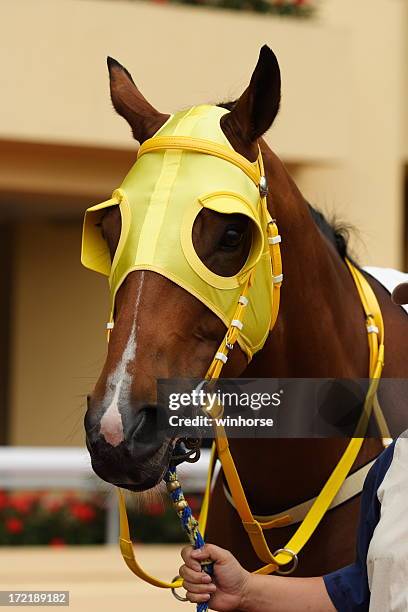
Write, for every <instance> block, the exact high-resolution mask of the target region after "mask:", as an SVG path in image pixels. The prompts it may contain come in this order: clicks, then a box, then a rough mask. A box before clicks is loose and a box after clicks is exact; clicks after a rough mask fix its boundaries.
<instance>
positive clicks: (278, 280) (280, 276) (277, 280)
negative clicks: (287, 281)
mask: <svg viewBox="0 0 408 612" xmlns="http://www.w3.org/2000/svg"><path fill="white" fill-rule="evenodd" d="M282 281H283V274H278V275H277V276H273V277H272V282H273V283H281V282H282Z"/></svg>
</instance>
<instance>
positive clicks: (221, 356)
mask: <svg viewBox="0 0 408 612" xmlns="http://www.w3.org/2000/svg"><path fill="white" fill-rule="evenodd" d="M215 359H219V360H220V361H222V363H227V361H228V357H227V356H226V355H224V353H215Z"/></svg>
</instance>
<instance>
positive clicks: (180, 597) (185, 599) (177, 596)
mask: <svg viewBox="0 0 408 612" xmlns="http://www.w3.org/2000/svg"><path fill="white" fill-rule="evenodd" d="M180 578H181V576H178V575H177V576H175V577H174V578H173V580H172V582H175V581H176V580H180ZM179 588H181V587H179ZM171 592H172V594H173V596H174V597H175V598H176V599H177V601H182V602H185V601H188V599H187V597H182V596H181V595H179V594H178V593H177V591H176V589H175V587H171Z"/></svg>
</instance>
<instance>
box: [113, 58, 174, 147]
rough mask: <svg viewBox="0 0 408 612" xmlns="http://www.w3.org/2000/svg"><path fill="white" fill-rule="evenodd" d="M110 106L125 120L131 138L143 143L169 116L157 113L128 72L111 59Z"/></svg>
mask: <svg viewBox="0 0 408 612" xmlns="http://www.w3.org/2000/svg"><path fill="white" fill-rule="evenodd" d="M107 62H108V70H109V79H110V92H111V99H112V104H113V106H114V108H115V110H116V112H117V113H118V114H119V115H120V116H121V117H123V118H124V119H126V121H127V122H128V124H129V125H130V127H131V128H132V133H133V136H134V137H135V139H136V140H138V141H139V142H140V143H142V142H144V141H145V140H147V139H148V138H150V137H151V136H153V134H154V133H155V132H156V131H157V130H158V129H159V128H160V127H161V126H162V125H163V123H164V122H165V121H166V120H167V119H168V117H169V115H164V114H163V113H159V112H158V111H157V110H156V109H155V108H154V107H153V106H152V105H151V104H150V103H149V102H148V101H147V100H146V98H145V97H144V96H143V94H141V93H140V91H139V90H138V88H137V87H136V85H135V83H134V81H133V79H132V75H131V74H130V72H128V71H127V70H126V68H124V66H122V64H120V63H119V62H118V61H116V60H115V59H113V58H112V57H108V58H107Z"/></svg>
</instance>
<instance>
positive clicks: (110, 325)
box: [106, 321, 115, 329]
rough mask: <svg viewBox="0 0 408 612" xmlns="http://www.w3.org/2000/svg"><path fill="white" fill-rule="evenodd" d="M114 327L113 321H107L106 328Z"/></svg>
mask: <svg viewBox="0 0 408 612" xmlns="http://www.w3.org/2000/svg"><path fill="white" fill-rule="evenodd" d="M114 327H115V324H114V322H113V321H109V323H107V324H106V329H113V328H114Z"/></svg>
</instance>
